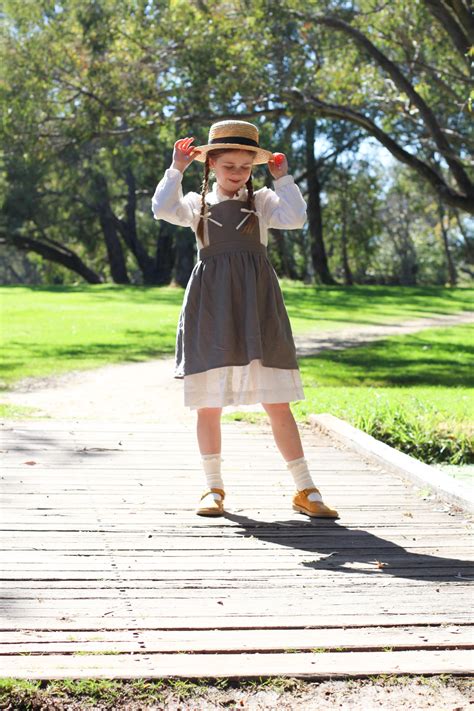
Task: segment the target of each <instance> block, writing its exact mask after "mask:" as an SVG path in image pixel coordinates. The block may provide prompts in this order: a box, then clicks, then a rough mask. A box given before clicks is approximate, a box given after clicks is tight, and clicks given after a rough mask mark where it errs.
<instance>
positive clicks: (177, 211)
mask: <svg viewBox="0 0 474 711" xmlns="http://www.w3.org/2000/svg"><path fill="white" fill-rule="evenodd" d="M182 180H183V174H182V173H181V171H180V170H178V169H177V168H168V169H167V170H165V174H164V176H163V177H162V179H161V180H160V182H159V183H158V185H157V186H156V190H155V194H154V195H153V197H152V199H151V209H152V212H153V217H154V218H155V220H166V221H167V222H171V224H172V225H180V226H181V227H194V224H195V222H196V215H195V214H194V212H193V210H195V209H196V208H198V207H199V205H200V204H201V197H200V195H199V194H198V193H193V192H191V193H187V194H186V195H183V189H182V186H181V183H182Z"/></svg>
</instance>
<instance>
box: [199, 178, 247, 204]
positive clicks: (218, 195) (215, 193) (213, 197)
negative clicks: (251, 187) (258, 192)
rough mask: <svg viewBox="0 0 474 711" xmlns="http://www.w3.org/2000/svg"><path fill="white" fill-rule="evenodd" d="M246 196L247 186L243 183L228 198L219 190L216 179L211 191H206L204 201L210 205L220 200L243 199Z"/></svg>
mask: <svg viewBox="0 0 474 711" xmlns="http://www.w3.org/2000/svg"><path fill="white" fill-rule="evenodd" d="M246 197H247V188H246V187H245V185H242V187H241V188H240V190H239V191H238V192H237V193H236V194H235V195H234V197H231V198H230V197H228V196H227V195H225V194H224V193H223V192H222V191H221V189H220V188H219V186H218V184H217V181H216V182H214V183H213V186H212V190H211V192H209V193H207V195H206V202H208V203H209V204H210V205H215V204H216V203H218V202H222V200H245V198H246Z"/></svg>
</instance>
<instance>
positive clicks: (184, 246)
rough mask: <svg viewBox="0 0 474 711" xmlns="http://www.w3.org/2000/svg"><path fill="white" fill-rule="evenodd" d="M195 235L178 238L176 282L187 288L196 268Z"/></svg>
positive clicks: (175, 265)
mask: <svg viewBox="0 0 474 711" xmlns="http://www.w3.org/2000/svg"><path fill="white" fill-rule="evenodd" d="M195 242H196V240H195V238H194V235H193V236H192V237H191V235H179V236H178V237H177V238H176V252H175V254H176V259H175V263H174V274H175V277H174V278H175V281H176V282H177V283H178V284H179V285H180V286H182V287H183V288H186V285H187V283H188V281H189V277H190V276H191V272H192V270H193V267H194V245H195Z"/></svg>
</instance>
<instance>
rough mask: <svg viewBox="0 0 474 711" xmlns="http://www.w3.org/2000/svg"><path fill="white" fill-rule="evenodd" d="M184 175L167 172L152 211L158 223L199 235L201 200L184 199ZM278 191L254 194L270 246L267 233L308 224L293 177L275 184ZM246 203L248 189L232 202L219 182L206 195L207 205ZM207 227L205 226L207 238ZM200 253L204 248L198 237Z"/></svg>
mask: <svg viewBox="0 0 474 711" xmlns="http://www.w3.org/2000/svg"><path fill="white" fill-rule="evenodd" d="M182 180H183V174H182V173H181V171H180V170H178V169H177V168H168V169H167V170H166V171H165V174H164V176H163V178H162V179H161V180H160V182H159V183H158V185H157V187H156V190H155V194H154V195H153V198H152V201H151V209H152V212H153V216H154V218H155V220H166V221H167V222H171V224H173V225H180V226H181V227H191V229H192V230H193V231H194V233H195V234H196V230H197V226H198V224H199V219H200V212H201V196H200V195H199V193H195V192H189V193H186V195H183V190H182V186H181V183H182ZM273 185H274V188H275V190H270V188H260V190H256V191H255V209H256V211H257V212H258V213H260V217H259V223H260V241H261V242H262V244H264V245H267V244H268V229H269V228H272V227H274V228H277V229H282V230H295V229H299V228H301V227H303V225H304V223H305V222H306V203H305V201H304V198H303V196H302V194H301V191H300V189H299V187H298V186H297V185H296V183H295V181H294V178H293V176H292V175H284V176H283V177H282V178H278V179H277V180H275V181H274V183H273ZM230 199H231V200H246V199H247V188H246V187H245V186H243V187H242V188H240V190H239V191H238V193H236V194H235V195H234V197H233V198H229V197H228V196H227V195H224V194H223V193H222V192H221V190H220V189H219V186H218V185H217V182H215V183H214V184H213V186H212V190H211V192H209V193H207V195H206V197H205V201H206V203H207V204H208V205H216V204H217V203H218V202H221V201H222V200H230ZM206 228H207V224H206V221H205V225H204V236H205V239H207V235H206ZM196 241H197V245H198V248H199V249H202V247H204V244H203V243H202V241H201V240H200V239H199V237H198V236H197V234H196Z"/></svg>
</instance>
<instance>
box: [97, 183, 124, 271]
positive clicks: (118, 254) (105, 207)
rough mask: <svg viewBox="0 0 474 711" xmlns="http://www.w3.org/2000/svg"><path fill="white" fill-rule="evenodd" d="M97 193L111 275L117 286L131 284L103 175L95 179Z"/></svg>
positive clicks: (98, 209)
mask: <svg viewBox="0 0 474 711" xmlns="http://www.w3.org/2000/svg"><path fill="white" fill-rule="evenodd" d="M93 184H94V188H95V191H96V202H95V205H96V209H97V213H98V215H99V221H100V225H101V227H102V233H103V235H104V240H105V246H106V249H107V256H108V259H109V265H110V274H111V276H112V279H113V281H114V282H115V283H116V284H130V279H129V277H128V273H127V266H126V263H125V255H124V253H123V249H122V244H121V242H120V239H119V236H118V234H117V226H116V222H115V217H114V215H113V213H112V210H111V208H110V200H109V192H108V188H107V181H106V179H105V177H104V176H103V175H102V174H101V173H97V174H96V175H95V176H94V177H93Z"/></svg>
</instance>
